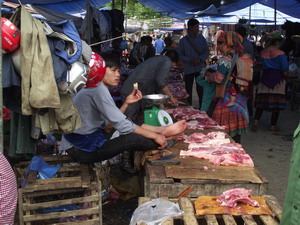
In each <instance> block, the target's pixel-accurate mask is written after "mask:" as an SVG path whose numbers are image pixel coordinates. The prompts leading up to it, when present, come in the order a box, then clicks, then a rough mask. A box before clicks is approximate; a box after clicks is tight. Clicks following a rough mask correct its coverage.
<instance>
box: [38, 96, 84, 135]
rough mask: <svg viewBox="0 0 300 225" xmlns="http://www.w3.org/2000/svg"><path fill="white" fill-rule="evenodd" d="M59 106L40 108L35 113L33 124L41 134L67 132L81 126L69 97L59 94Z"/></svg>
mask: <svg viewBox="0 0 300 225" xmlns="http://www.w3.org/2000/svg"><path fill="white" fill-rule="evenodd" d="M60 101H61V107H60V108H58V109H49V110H40V111H38V112H37V114H36V119H35V126H36V127H38V128H40V129H41V131H42V133H43V134H51V133H59V134H67V133H71V132H73V131H74V130H76V129H78V128H80V127H81V120H80V116H79V113H78V111H77V109H76V108H75V106H74V104H73V102H72V100H71V97H70V96H68V95H60Z"/></svg>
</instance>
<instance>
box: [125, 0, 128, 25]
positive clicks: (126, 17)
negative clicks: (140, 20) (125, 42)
mask: <svg viewBox="0 0 300 225" xmlns="http://www.w3.org/2000/svg"><path fill="white" fill-rule="evenodd" d="M125 4H126V5H125V29H126V30H127V22H128V0H126V2H125Z"/></svg>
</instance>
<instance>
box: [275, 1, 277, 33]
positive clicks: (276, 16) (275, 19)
mask: <svg viewBox="0 0 300 225" xmlns="http://www.w3.org/2000/svg"><path fill="white" fill-rule="evenodd" d="M276 11H277V0H274V22H275V30H276V20H277V18H276V17H277V13H276Z"/></svg>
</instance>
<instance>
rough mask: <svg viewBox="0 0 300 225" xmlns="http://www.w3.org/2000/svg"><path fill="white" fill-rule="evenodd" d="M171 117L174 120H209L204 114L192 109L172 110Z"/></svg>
mask: <svg viewBox="0 0 300 225" xmlns="http://www.w3.org/2000/svg"><path fill="white" fill-rule="evenodd" d="M173 117H174V118H175V119H176V120H186V121H190V120H195V119H207V118H209V117H208V115H207V114H206V112H203V111H200V110H198V109H194V108H192V107H177V108H175V109H174V110H173Z"/></svg>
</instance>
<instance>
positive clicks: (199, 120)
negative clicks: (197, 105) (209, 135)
mask: <svg viewBox="0 0 300 225" xmlns="http://www.w3.org/2000/svg"><path fill="white" fill-rule="evenodd" d="M172 113H173V117H174V118H175V119H177V120H186V121H188V123H187V129H194V130H204V129H221V130H225V127H224V126H220V125H218V123H217V122H216V121H214V120H213V119H211V118H210V117H209V116H208V115H207V114H206V112H203V111H200V110H198V109H194V108H192V107H178V108H175V109H174V110H173V112H172Z"/></svg>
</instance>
